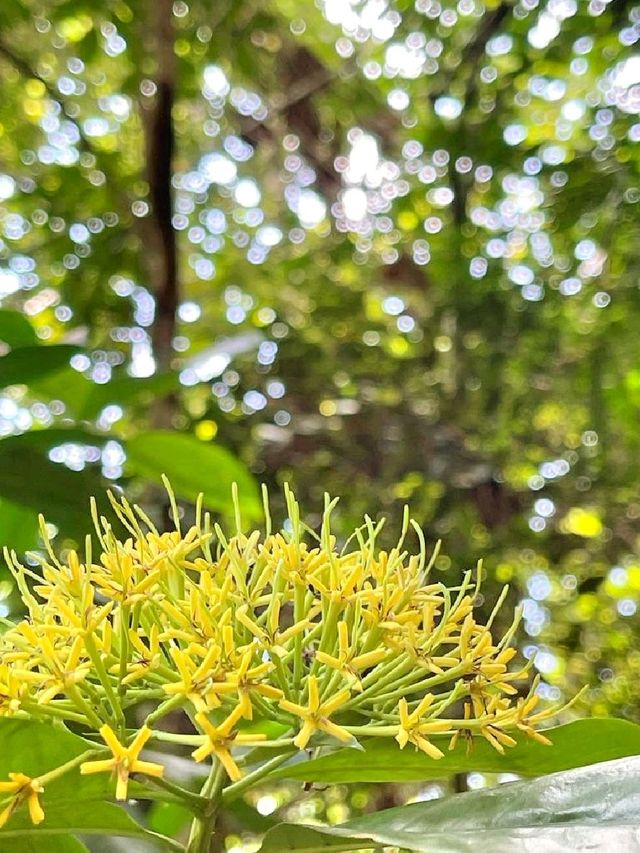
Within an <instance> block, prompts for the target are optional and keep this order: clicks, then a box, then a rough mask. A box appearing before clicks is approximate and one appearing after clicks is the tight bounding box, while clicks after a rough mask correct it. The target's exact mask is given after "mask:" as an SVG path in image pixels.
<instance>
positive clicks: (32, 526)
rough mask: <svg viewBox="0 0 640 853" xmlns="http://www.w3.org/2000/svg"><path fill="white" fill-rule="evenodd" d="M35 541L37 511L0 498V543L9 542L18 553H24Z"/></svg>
mask: <svg viewBox="0 0 640 853" xmlns="http://www.w3.org/2000/svg"><path fill="white" fill-rule="evenodd" d="M0 476H1V475H0ZM37 543H38V514H37V512H36V511H35V510H33V509H29V508H28V507H24V506H20V504H17V503H14V502H13V501H10V500H7V499H6V498H0V544H1V545H9V544H10V545H11V548H13V549H14V550H15V551H17V552H18V553H19V554H24V552H25V551H28V550H29V549H30V548H35V547H36V545H37Z"/></svg>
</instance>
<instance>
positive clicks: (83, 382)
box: [31, 367, 178, 420]
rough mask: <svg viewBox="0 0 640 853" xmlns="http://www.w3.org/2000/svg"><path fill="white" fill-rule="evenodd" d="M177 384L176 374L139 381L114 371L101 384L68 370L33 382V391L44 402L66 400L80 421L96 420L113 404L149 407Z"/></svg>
mask: <svg viewBox="0 0 640 853" xmlns="http://www.w3.org/2000/svg"><path fill="white" fill-rule="evenodd" d="M177 384H178V380H177V376H176V374H175V373H159V374H156V375H154V376H149V377H144V378H136V377H134V376H127V374H126V373H125V372H124V370H123V369H120V372H119V373H116V372H115V371H114V375H113V379H112V380H111V381H110V382H106V383H104V384H98V383H96V382H93V381H92V380H91V379H89V378H88V377H87V376H85V375H84V374H82V373H78V371H77V370H74V369H73V368H72V367H69V368H67V369H64V370H58V371H57V372H56V373H53V374H50V375H48V376H45V377H43V378H42V379H38V380H37V381H34V382H32V383H31V388H32V390H33V391H34V393H35V394H37V395H38V396H39V397H41V398H42V399H45V400H63V401H64V404H65V406H66V411H67V413H68V414H70V415H71V416H73V417H75V418H77V419H78V420H93V419H95V418H96V417H97V416H98V415H99V414H100V412H101V411H102V409H104V407H105V406H108V405H109V404H110V403H116V404H118V405H119V406H122V407H127V406H148V405H149V404H150V403H151V402H153V400H154V399H156V398H157V397H158V396H163V395H165V394H168V393H169V392H170V391H173V390H174V389H175V387H176V385H177Z"/></svg>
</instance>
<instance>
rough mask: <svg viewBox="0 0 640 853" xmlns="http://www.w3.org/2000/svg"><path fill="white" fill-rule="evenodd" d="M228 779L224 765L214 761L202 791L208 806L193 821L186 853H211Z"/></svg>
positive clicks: (201, 793) (201, 794)
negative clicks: (223, 790)
mask: <svg viewBox="0 0 640 853" xmlns="http://www.w3.org/2000/svg"><path fill="white" fill-rule="evenodd" d="M226 778H227V774H226V772H225V769H224V767H223V766H222V764H221V763H220V762H219V761H217V760H216V761H214V763H213V764H212V765H211V772H210V773H209V776H208V777H207V780H206V782H205V783H204V785H203V786H202V790H201V791H200V796H201V797H203V798H204V799H205V800H206V805H205V807H204V809H203V812H202V814H201V815H200V816H198V817H194V819H193V822H192V824H191V832H190V834H189V841H188V842H187V847H186V853H209V850H210V849H211V841H212V839H213V834H214V832H215V827H216V818H217V817H218V811H219V809H220V803H221V802H222V789H223V787H224V783H225V779H226Z"/></svg>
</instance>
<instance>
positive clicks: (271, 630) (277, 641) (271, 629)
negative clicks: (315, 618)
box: [236, 599, 313, 657]
mask: <svg viewBox="0 0 640 853" xmlns="http://www.w3.org/2000/svg"><path fill="white" fill-rule="evenodd" d="M236 619H237V620H238V622H240V623H241V624H242V625H244V627H245V628H247V630H248V631H250V632H251V634H252V635H253V636H254V637H255V638H256V640H258V642H259V643H260V646H261V647H262V648H263V649H266V651H268V652H269V653H270V654H277V655H278V656H280V657H282V656H283V655H285V654H286V653H287V650H286V648H285V646H286V644H287V643H288V642H289V640H290V639H292V637H295V636H296V635H297V634H301V633H302V632H303V631H306V630H307V629H308V628H309V627H311V625H312V624H313V623H312V622H311V621H310V620H309V619H303V620H301V621H300V622H296V623H295V624H294V625H292V626H291V627H290V628H286V629H285V630H284V631H280V628H279V625H280V600H279V599H275V600H274V601H272V602H271V606H270V608H269V614H268V617H267V624H266V626H265V627H261V626H260V625H258V623H257V622H256V621H255V620H253V619H252V618H251V617H250V616H249V613H248V607H247V605H245V604H243V605H242V607H239V608H238V609H237V610H236Z"/></svg>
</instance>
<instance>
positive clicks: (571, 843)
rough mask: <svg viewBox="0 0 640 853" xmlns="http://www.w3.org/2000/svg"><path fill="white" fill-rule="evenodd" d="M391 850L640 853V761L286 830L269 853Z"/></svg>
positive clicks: (270, 836) (270, 843)
mask: <svg viewBox="0 0 640 853" xmlns="http://www.w3.org/2000/svg"><path fill="white" fill-rule="evenodd" d="M383 846H393V847H400V848H402V849H407V850H415V851H418V853H472V851H473V853H477V851H479V850H490V851H491V853H516V851H517V853H542V851H544V853H560V852H561V851H572V853H581V851H585V852H586V851H621V853H622V851H624V852H625V853H637V851H639V850H640V758H638V757H634V758H623V759H619V760H617V761H610V762H606V763H604V764H594V765H590V766H588V767H581V768H577V769H575V770H569V771H566V772H564V773H554V774H552V775H551V776H545V777H543V778H541V779H535V780H533V781H525V782H513V783H510V784H507V785H500V786H498V787H496V788H488V789H484V790H480V791H472V792H469V793H466V794H457V795H453V796H450V797H446V798H444V799H441V800H431V801H429V802H424V803H413V804H411V805H408V806H401V807H400V808H395V809H387V810H385V811H381V812H377V813H376V814H371V815H366V816H365V817H361V818H357V819H355V820H351V821H349V822H348V823H344V824H341V825H340V826H333V827H313V828H312V827H305V826H298V825H293V824H280V825H279V826H277V827H276V828H275V829H273V830H270V831H269V832H268V833H267V835H266V837H265V840H264V842H263V845H262V848H261V851H262V853H280V851H282V850H290V851H299V853H318V851H323V850H327V851H346V850H357V849H367V848H372V847H373V848H379V847H383Z"/></svg>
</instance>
